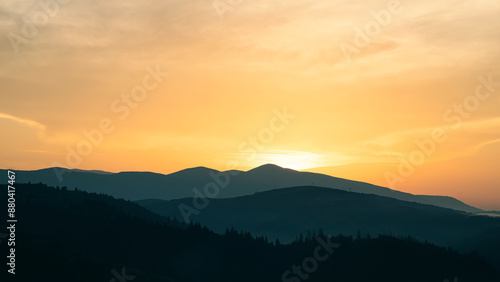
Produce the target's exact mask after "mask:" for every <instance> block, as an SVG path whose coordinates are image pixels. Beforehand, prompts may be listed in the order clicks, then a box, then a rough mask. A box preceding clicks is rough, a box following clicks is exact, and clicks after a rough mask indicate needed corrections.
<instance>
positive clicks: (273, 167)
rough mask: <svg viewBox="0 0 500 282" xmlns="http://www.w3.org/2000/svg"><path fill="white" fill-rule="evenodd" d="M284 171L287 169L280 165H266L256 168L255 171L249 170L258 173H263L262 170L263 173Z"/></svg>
mask: <svg viewBox="0 0 500 282" xmlns="http://www.w3.org/2000/svg"><path fill="white" fill-rule="evenodd" d="M284 169H285V168H282V167H281V166H279V165H275V164H265V165H261V166H258V167H256V168H254V169H251V170H249V171H257V170H259V171H261V170H262V171H264V170H265V171H271V170H273V171H276V170H284Z"/></svg>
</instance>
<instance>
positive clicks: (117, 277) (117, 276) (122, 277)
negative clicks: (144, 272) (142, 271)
mask: <svg viewBox="0 0 500 282" xmlns="http://www.w3.org/2000/svg"><path fill="white" fill-rule="evenodd" d="M111 274H113V277H114V278H111V280H109V282H117V281H118V282H126V281H132V280H134V279H135V276H131V275H128V274H127V269H126V268H125V266H124V267H123V268H122V270H121V273H118V271H116V270H115V269H113V270H111Z"/></svg>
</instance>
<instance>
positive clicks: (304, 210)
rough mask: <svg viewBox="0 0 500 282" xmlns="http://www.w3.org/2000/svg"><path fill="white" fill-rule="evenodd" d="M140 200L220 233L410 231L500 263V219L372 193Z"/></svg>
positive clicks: (282, 235) (288, 235)
mask: <svg viewBox="0 0 500 282" xmlns="http://www.w3.org/2000/svg"><path fill="white" fill-rule="evenodd" d="M138 203H139V204H140V205H142V206H144V207H146V208H148V209H149V210H151V211H153V212H156V213H158V214H161V215H164V216H171V217H174V216H175V217H176V218H178V219H188V220H193V221H195V222H198V223H201V224H202V225H206V226H207V227H208V228H210V229H211V230H214V231H215V232H218V233H222V232H224V230H225V229H226V228H228V227H234V228H236V229H238V230H246V231H249V232H251V233H252V234H257V235H262V236H268V237H269V238H271V239H274V238H279V239H280V240H281V241H282V242H291V241H293V240H294V239H295V238H296V235H297V234H299V233H303V234H307V232H308V231H311V230H315V229H318V228H323V230H324V231H325V233H327V234H332V235H336V234H345V235H354V236H355V235H356V234H357V233H361V234H371V235H372V236H376V235H379V234H390V235H394V236H407V235H410V236H412V237H414V238H417V239H418V240H421V241H425V240H427V241H429V242H431V243H434V244H437V245H439V246H444V247H448V246H451V247H453V248H457V249H459V250H461V251H466V252H471V251H478V252H481V253H482V254H484V255H486V256H488V258H490V259H491V260H492V262H494V263H495V264H496V265H499V266H500V218H498V217H488V216H478V215H473V214H469V213H465V212H460V211H456V210H452V209H445V208H440V207H436V206H432V205H423V204H419V203H414V202H406V201H400V200H396V199H393V198H388V197H381V196H377V195H372V194H360V193H352V192H346V191H341V190H336V189H331V188H320V187H311V186H305V187H292V188H284V189H277V190H272V191H267V192H261V193H257V194H254V195H251V196H244V197H238V198H231V199H202V198H186V199H181V200H172V201H161V200H146V201H138ZM199 208H201V209H199ZM187 222H189V221H187Z"/></svg>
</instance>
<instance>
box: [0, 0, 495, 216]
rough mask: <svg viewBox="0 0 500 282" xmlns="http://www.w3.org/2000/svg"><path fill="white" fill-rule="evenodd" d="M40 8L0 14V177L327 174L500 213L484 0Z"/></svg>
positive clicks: (30, 4)
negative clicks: (6, 173) (265, 168)
mask: <svg viewBox="0 0 500 282" xmlns="http://www.w3.org/2000/svg"><path fill="white" fill-rule="evenodd" d="M48 2H50V3H52V6H50V5H49V6H46V7H42V6H40V5H39V4H38V2H36V1H10V0H8V1H2V3H0V14H1V15H2V16H1V17H0V22H1V25H0V30H1V33H2V34H4V36H2V37H1V39H0V62H1V64H0V83H1V86H2V91H1V92H0V95H1V103H0V127H1V129H2V132H3V135H2V138H1V139H0V146H1V148H2V150H1V151H0V154H1V158H0V162H1V163H0V167H3V168H12V169H39V168H44V167H50V166H54V165H59V166H65V167H70V168H73V167H77V168H80V169H100V170H107V171H115V172H116V171H128V170H140V171H146V170H148V171H155V172H161V173H170V172H174V171H177V170H180V169H183V168H187V167H193V166H207V167H211V168H215V169H219V170H225V169H227V168H228V167H229V168H231V167H236V168H238V169H243V170H245V169H249V168H252V167H255V166H257V165H260V164H263V163H276V164H278V165H281V166H284V167H290V168H295V169H311V168H317V167H323V168H321V169H313V170H314V171H321V172H325V173H328V174H332V175H335V176H340V177H346V178H351V179H356V180H363V181H368V182H372V183H375V184H378V185H382V186H391V187H393V188H395V189H398V190H402V191H407V192H411V193H415V194H440V195H450V196H454V197H457V198H459V199H461V200H463V201H465V202H467V203H470V204H473V205H475V206H478V207H481V208H485V209H498V210H500V187H499V183H500V174H499V173H498V166H499V164H500V163H499V159H500V158H499V157H500V142H499V141H500V115H499V113H500V111H499V110H500V52H499V51H498V46H500V17H499V16H498V15H499V14H500V3H499V2H498V1H496V0H475V1H474V0H467V1H449V0H445V1H437V2H436V1H430V0H424V1H379V0H377V1H369V2H368V1H335V2H332V1H317V0H315V1H305V0H304V1H303V0H299V1H293V3H289V2H290V1H272V3H269V1H262V0H256V1H240V2H238V1H229V2H225V1H222V0H221V1H218V0H216V1H196V2H192V1H154V0H150V1H140V2H139V1H105V2H104V3H102V1H90V2H79V1H69V3H67V4H64V5H63V4H62V3H63V1H60V3H61V4H59V3H58V2H55V0H53V1H48ZM48 2H44V3H48ZM54 3H56V4H55V5H54ZM214 3H215V6H217V7H218V9H219V10H216V9H215V8H214ZM221 3H222V4H221ZM227 3H232V5H233V6H228V5H229V4H227ZM221 7H222V8H221ZM23 19H24V20H23ZM33 22H35V23H36V25H32V23H33ZM30 28H31V30H30ZM33 29H34V30H35V31H33ZM360 32H362V35H360V34H361V33H360ZM346 46H347V47H346ZM346 48H347V49H346ZM167 73H168V75H167ZM122 95H123V96H122ZM127 97H128V98H127ZM97 130H98V131H99V132H98V133H96V132H97ZM436 130H437V131H438V133H439V134H438V135H439V138H435V139H432V138H433V134H435V133H433V132H435V131H436ZM84 131H86V132H87V133H89V132H90V133H89V134H85V133H84ZM89 136H90V137H89ZM428 138H431V139H428ZM423 140H432V142H433V145H429V143H426V144H428V146H430V147H427V148H433V150H430V151H429V152H427V153H426V152H423V153H422V149H421V147H419V146H418V145H417V143H418V142H420V143H422V142H424V141H423ZM436 140H438V141H439V142H437V141H436ZM441 141H442V142H441ZM416 142H417V143H416ZM69 152H73V153H69ZM419 152H420V153H419ZM75 154H77V155H78V156H76V157H75ZM422 154H423V155H422ZM419 156H420V157H422V156H423V157H424V158H423V159H422V158H421V159H418V157H419ZM411 157H413V158H414V159H413V161H414V164H413V165H412V167H413V170H412V171H411V172H405V173H401V171H399V168H398V166H399V165H400V164H401V163H404V162H405V161H409V160H410V159H411ZM335 166H336V167H335Z"/></svg>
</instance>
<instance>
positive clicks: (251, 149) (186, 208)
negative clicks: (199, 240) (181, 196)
mask: <svg viewBox="0 0 500 282" xmlns="http://www.w3.org/2000/svg"><path fill="white" fill-rule="evenodd" d="M273 114H274V115H273V117H272V118H271V119H270V120H269V123H268V126H267V127H264V128H262V129H260V130H259V132H258V133H257V134H256V135H253V136H249V137H248V138H247V140H245V141H243V142H241V143H240V144H239V146H238V153H244V154H248V153H250V156H249V159H250V160H251V159H253V158H254V157H255V156H256V155H257V153H258V152H259V151H262V150H264V149H265V145H266V144H269V143H271V142H272V141H273V140H274V138H275V135H276V134H277V133H280V132H282V131H284V130H285V129H286V127H287V126H288V125H290V122H291V120H293V119H295V117H296V115H295V114H290V113H289V112H288V109H287V107H283V109H282V110H280V109H277V108H275V109H274V110H273ZM227 167H228V170H230V171H229V172H217V173H213V172H210V173H209V175H210V178H211V179H212V180H213V181H212V182H209V183H207V184H206V185H205V186H204V187H203V190H202V191H201V190H200V189H198V188H193V193H194V196H193V202H192V206H190V205H187V204H184V203H181V204H179V211H180V212H181V215H182V217H183V218H184V221H185V222H186V223H190V222H191V219H190V217H191V216H193V215H199V214H200V211H201V210H203V209H205V208H206V207H207V206H208V205H209V203H210V200H209V199H211V198H212V199H213V198H217V197H218V196H219V194H220V192H221V189H225V188H226V187H227V186H228V185H229V183H230V182H231V177H233V176H236V175H237V174H235V173H234V172H232V170H235V169H237V168H238V167H239V163H238V162H236V161H230V162H228V164H227Z"/></svg>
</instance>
